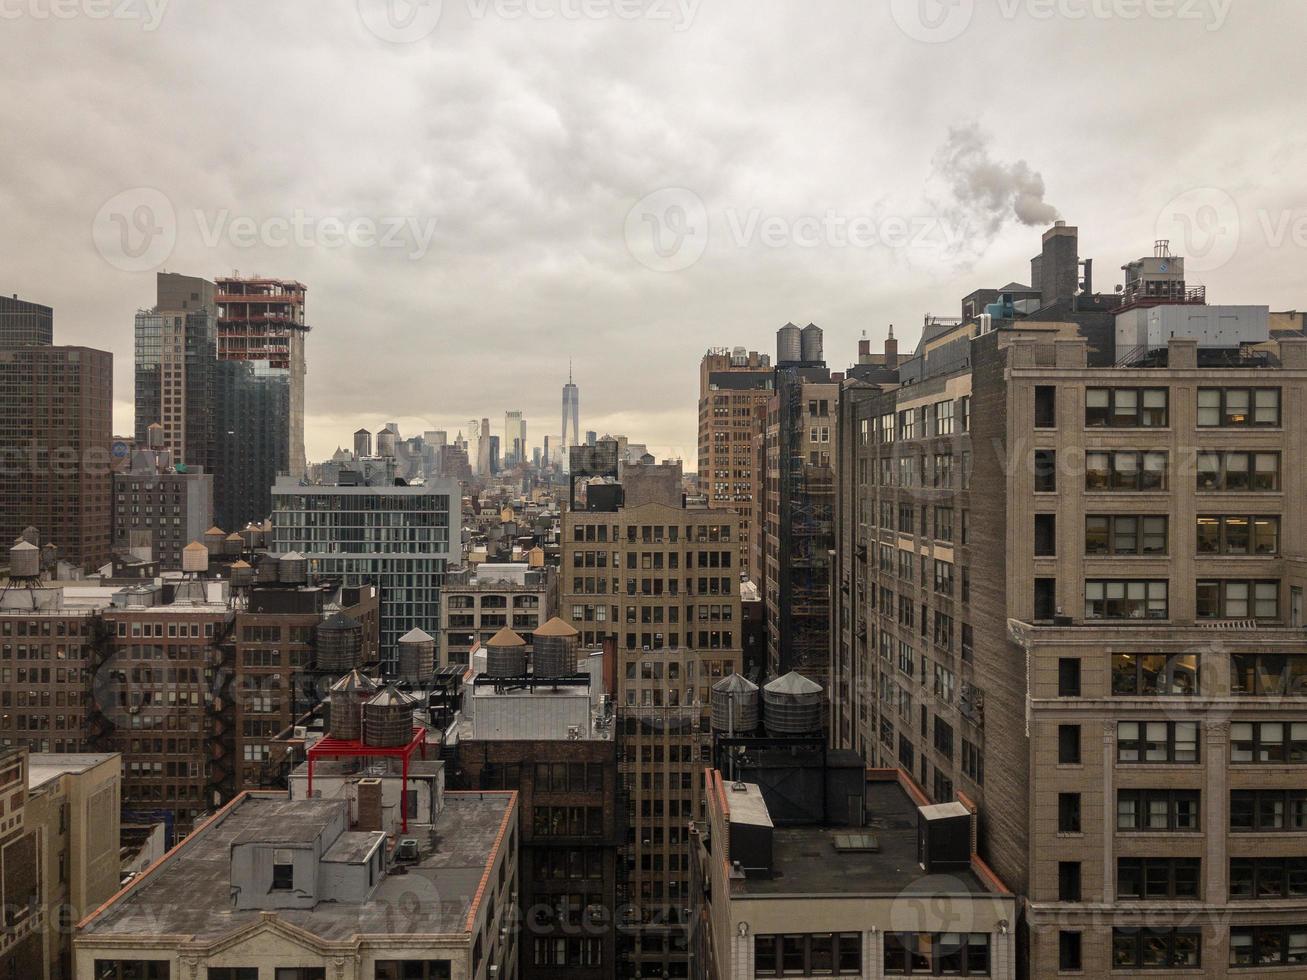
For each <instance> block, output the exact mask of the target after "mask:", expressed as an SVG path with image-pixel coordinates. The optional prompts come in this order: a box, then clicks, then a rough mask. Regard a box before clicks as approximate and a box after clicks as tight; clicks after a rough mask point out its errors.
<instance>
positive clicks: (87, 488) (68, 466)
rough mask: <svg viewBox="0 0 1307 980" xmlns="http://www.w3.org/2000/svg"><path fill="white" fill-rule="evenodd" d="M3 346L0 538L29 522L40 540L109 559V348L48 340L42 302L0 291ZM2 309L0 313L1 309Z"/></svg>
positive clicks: (70, 555) (78, 556)
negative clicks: (6, 343)
mask: <svg viewBox="0 0 1307 980" xmlns="http://www.w3.org/2000/svg"><path fill="white" fill-rule="evenodd" d="M5 302H6V304H7V306H8V308H9V309H8V314H9V315H10V316H11V317H12V318H11V319H9V321H8V323H7V326H8V328H9V329H7V330H6V336H7V337H8V339H10V340H13V341H16V342H21V343H23V344H25V345H26V346H19V347H14V348H0V542H4V543H6V544H7V543H8V542H11V541H13V540H14V538H16V537H17V536H18V535H19V534H20V533H21V532H22V530H23V529H24V528H25V527H27V526H29V525H31V526H33V527H35V528H37V530H38V531H39V532H40V534H41V542H42V544H53V545H55V546H56V547H57V548H58V549H59V555H60V557H62V558H66V559H68V560H70V561H72V562H75V563H78V564H81V565H83V566H87V567H92V566H97V565H100V564H103V563H104V562H106V561H108V560H109V555H110V537H111V535H112V526H113V498H112V496H111V493H110V489H111V483H110V471H109V462H110V460H109V446H110V443H111V442H112V439H113V355H112V354H110V353H108V352H107V351H99V350H92V349H91V348H88V347H55V346H52V345H51V344H50V343H48V342H45V343H41V341H44V340H45V338H46V337H47V336H50V337H51V338H52V337H53V331H52V330H50V329H48V328H49V325H50V323H51V317H50V316H48V315H47V314H49V307H45V306H39V305H38V304H35V303H25V302H23V301H22V300H18V299H11V300H6V301H5ZM0 315H3V314H0Z"/></svg>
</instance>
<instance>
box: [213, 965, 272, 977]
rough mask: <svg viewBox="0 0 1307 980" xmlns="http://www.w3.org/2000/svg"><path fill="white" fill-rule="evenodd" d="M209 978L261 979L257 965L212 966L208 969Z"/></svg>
mask: <svg viewBox="0 0 1307 980" xmlns="http://www.w3.org/2000/svg"><path fill="white" fill-rule="evenodd" d="M206 975H207V978H208V980H259V968H258V967H257V966H211V967H209V968H208V969H207V971H206Z"/></svg>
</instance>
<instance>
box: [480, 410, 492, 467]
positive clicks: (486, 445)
mask: <svg viewBox="0 0 1307 980" xmlns="http://www.w3.org/2000/svg"><path fill="white" fill-rule="evenodd" d="M479 432H480V433H481V434H480V435H479V436H478V437H477V476H489V475H490V472H491V470H490V446H491V442H490V420H489V419H482V420H481V428H480V429H479Z"/></svg>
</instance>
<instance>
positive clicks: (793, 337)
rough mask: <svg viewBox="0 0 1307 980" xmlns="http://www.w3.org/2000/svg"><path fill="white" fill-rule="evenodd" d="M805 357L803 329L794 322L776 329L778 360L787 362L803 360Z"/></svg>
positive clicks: (781, 362) (779, 362)
mask: <svg viewBox="0 0 1307 980" xmlns="http://www.w3.org/2000/svg"><path fill="white" fill-rule="evenodd" d="M802 357H803V340H802V331H800V330H799V328H798V327H796V326H795V325H794V324H792V323H787V324H785V326H783V327H781V328H780V329H779V330H777V331H776V362H777V363H778V364H785V363H787V362H789V363H793V362H795V361H798V360H801V359H802Z"/></svg>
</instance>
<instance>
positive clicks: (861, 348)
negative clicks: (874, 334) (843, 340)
mask: <svg viewBox="0 0 1307 980" xmlns="http://www.w3.org/2000/svg"><path fill="white" fill-rule="evenodd" d="M870 362H871V341H870V340H868V339H867V331H865V330H864V331H862V339H861V340H859V341H858V363H859V364H868V363H870Z"/></svg>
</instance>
